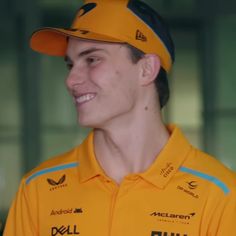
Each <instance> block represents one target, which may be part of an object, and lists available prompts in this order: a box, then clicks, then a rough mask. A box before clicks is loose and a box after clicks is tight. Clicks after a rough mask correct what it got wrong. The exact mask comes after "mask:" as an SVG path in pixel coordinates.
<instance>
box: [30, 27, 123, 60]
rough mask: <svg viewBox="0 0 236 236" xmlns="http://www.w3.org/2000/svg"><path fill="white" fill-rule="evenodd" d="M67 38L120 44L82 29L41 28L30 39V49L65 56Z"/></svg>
mask: <svg viewBox="0 0 236 236" xmlns="http://www.w3.org/2000/svg"><path fill="white" fill-rule="evenodd" d="M68 37H76V38H79V39H84V40H93V41H102V42H111V43H122V41H120V40H117V39H114V38H112V37H109V36H106V35H101V34H98V33H94V32H91V31H87V30H84V29H61V28H42V29H39V30H37V31H35V32H34V33H33V34H32V36H31V39H30V47H31V48H32V49H33V50H35V51H37V52H40V53H44V54H47V55H51V56H65V54H66V50H67V43H68V39H67V38H68Z"/></svg>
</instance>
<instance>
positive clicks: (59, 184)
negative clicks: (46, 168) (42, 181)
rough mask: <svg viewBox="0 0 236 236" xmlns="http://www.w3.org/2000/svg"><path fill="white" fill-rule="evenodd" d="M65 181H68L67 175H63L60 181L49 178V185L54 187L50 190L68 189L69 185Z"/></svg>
mask: <svg viewBox="0 0 236 236" xmlns="http://www.w3.org/2000/svg"><path fill="white" fill-rule="evenodd" d="M65 180H66V175H63V176H62V177H61V178H60V179H59V180H58V181H55V180H53V179H49V178H48V179H47V182H48V183H49V185H51V186H53V187H51V188H50V191H53V190H56V189H58V188H63V187H67V184H65V183H64V182H65Z"/></svg>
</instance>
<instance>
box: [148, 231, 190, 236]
mask: <svg viewBox="0 0 236 236" xmlns="http://www.w3.org/2000/svg"><path fill="white" fill-rule="evenodd" d="M151 236H188V235H187V234H179V233H167V232H161V231H152V233H151Z"/></svg>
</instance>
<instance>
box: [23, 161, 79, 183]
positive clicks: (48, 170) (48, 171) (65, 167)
mask: <svg viewBox="0 0 236 236" xmlns="http://www.w3.org/2000/svg"><path fill="white" fill-rule="evenodd" d="M76 166H78V163H77V162H74V163H69V164H65V165H61V166H54V167H52V168H47V169H44V170H40V171H38V172H35V173H34V174H32V175H31V176H29V177H28V178H27V179H26V184H29V182H30V181H31V180H32V179H34V178H36V177H38V176H40V175H44V174H47V173H51V172H54V171H58V170H65V169H68V168H73V167H76Z"/></svg>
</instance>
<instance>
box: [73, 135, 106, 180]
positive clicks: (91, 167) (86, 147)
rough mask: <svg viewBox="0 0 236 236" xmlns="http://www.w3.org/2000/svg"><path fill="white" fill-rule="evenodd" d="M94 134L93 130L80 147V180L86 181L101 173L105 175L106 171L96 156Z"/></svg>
mask: <svg viewBox="0 0 236 236" xmlns="http://www.w3.org/2000/svg"><path fill="white" fill-rule="evenodd" d="M93 136H94V133H93V131H91V132H90V133H89V135H88V137H87V138H86V139H85V140H84V142H83V143H82V144H81V145H80V146H79V148H78V157H79V160H78V162H79V167H78V168H79V180H80V181H81V182H85V181H87V180H89V179H92V178H94V177H96V176H99V175H104V176H105V174H104V171H103V170H102V168H101V167H100V165H99V164H98V161H97V160H96V157H95V152H94V143H93Z"/></svg>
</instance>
